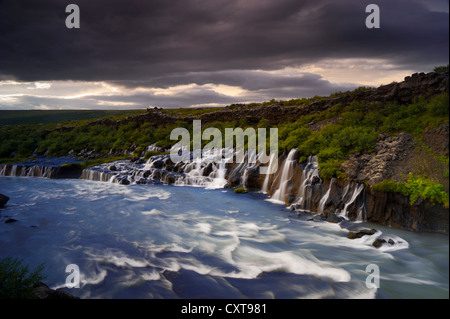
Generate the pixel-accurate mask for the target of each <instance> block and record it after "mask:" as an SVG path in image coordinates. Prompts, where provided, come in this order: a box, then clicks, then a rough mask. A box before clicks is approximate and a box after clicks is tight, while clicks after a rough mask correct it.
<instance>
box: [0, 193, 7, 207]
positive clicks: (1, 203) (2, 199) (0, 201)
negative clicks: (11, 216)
mask: <svg viewBox="0 0 450 319" xmlns="http://www.w3.org/2000/svg"><path fill="white" fill-rule="evenodd" d="M8 201H9V197H8V196H6V195H3V194H0V207H3V206H5V205H6V203H7V202H8Z"/></svg>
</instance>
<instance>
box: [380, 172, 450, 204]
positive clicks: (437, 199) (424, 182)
mask: <svg viewBox="0 0 450 319" xmlns="http://www.w3.org/2000/svg"><path fill="white" fill-rule="evenodd" d="M372 189H373V190H375V191H383V192H394V193H400V194H402V195H404V196H406V197H409V199H410V203H411V205H414V204H415V203H416V202H417V200H419V199H422V200H428V201H430V202H432V203H441V204H443V205H444V207H445V208H449V194H448V193H447V192H446V191H445V189H444V186H443V185H442V184H439V183H436V182H435V181H433V180H430V179H429V178H428V177H426V176H418V175H414V174H412V173H410V174H409V175H408V177H407V178H406V180H405V181H404V182H396V181H392V180H384V181H382V182H380V183H378V184H376V185H374V186H372Z"/></svg>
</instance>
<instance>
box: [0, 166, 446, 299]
mask: <svg viewBox="0 0 450 319" xmlns="http://www.w3.org/2000/svg"><path fill="white" fill-rule="evenodd" d="M219 166H220V165H219ZM194 169H198V167H196V168H194ZM222 177H223V176H221V178H222ZM0 193H5V194H7V195H8V196H9V197H10V198H11V199H10V201H9V202H8V205H7V207H6V208H3V209H1V210H0V258H3V257H7V256H12V257H18V258H23V259H24V261H25V262H26V263H27V264H29V265H30V269H33V268H34V267H35V266H36V265H38V264H40V263H44V264H45V268H44V274H45V275H46V276H47V279H46V280H45V282H46V283H47V284H48V285H49V286H51V287H53V288H57V287H63V286H64V284H65V280H66V276H68V273H65V269H66V266H67V265H69V264H76V265H78V267H79V269H80V272H81V283H80V288H72V289H71V290H70V293H72V294H73V295H76V296H79V297H82V298H448V297H449V293H448V281H449V276H448V253H449V245H448V236H445V235H440V234H417V233H412V232H407V231H401V230H396V229H390V228H385V227H381V226H379V225H370V224H366V223H360V224H359V225H361V224H362V225H364V226H367V227H374V228H376V229H377V233H375V234H374V235H371V236H364V237H362V238H360V239H354V240H351V239H348V238H347V237H346V235H347V233H348V230H346V229H343V228H341V227H340V226H339V225H337V224H332V223H327V222H320V221H310V220H308V218H307V216H304V215H302V216H301V217H299V216H297V214H296V213H295V212H293V211H291V210H289V209H287V208H286V207H285V206H283V205H279V204H276V203H272V202H269V201H265V200H264V199H265V198H267V195H265V194H263V193H255V192H254V193H248V194H235V193H234V192H233V191H232V190H230V189H208V188H204V187H190V186H183V187H180V186H168V185H142V184H132V185H119V184H117V183H108V182H94V181H88V180H80V179H44V178H21V177H0ZM354 195H355V194H351V197H352V198H353V197H354ZM6 218H14V219H17V220H18V221H16V222H14V223H8V224H5V223H4V220H5V219H6ZM380 235H383V236H387V237H389V238H392V239H394V241H395V243H396V244H395V245H393V246H383V247H381V248H379V249H376V248H374V247H372V246H371V243H372V242H373V240H374V239H375V238H377V237H378V236H380ZM372 264H374V265H377V266H378V267H379V269H380V287H379V288H378V289H376V288H367V286H366V279H367V277H368V276H369V275H370V273H369V272H366V267H367V266H368V265H372Z"/></svg>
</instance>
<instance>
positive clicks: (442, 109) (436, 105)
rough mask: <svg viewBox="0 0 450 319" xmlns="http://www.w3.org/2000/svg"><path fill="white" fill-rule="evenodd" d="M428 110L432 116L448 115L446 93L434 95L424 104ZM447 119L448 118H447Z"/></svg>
mask: <svg viewBox="0 0 450 319" xmlns="http://www.w3.org/2000/svg"><path fill="white" fill-rule="evenodd" d="M426 107H427V109H428V111H429V112H430V113H431V115H434V116H445V117H447V118H448V116H449V110H448V108H449V99H448V93H444V94H440V95H436V96H435V97H433V98H432V99H431V100H430V102H429V103H428V104H427V105H426ZM447 120H448V119H447Z"/></svg>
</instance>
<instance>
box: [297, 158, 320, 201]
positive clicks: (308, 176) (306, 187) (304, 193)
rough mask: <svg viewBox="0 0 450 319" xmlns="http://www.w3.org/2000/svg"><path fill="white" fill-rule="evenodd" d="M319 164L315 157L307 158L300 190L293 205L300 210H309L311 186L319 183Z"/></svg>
mask: <svg viewBox="0 0 450 319" xmlns="http://www.w3.org/2000/svg"><path fill="white" fill-rule="evenodd" d="M320 181H321V180H320V177H319V163H318V162H317V157H316V156H309V157H308V162H307V164H306V166H305V168H304V169H303V172H302V177H301V179H300V188H299V190H298V194H297V198H298V199H297V201H296V202H295V203H294V205H295V206H296V207H298V208H300V209H304V210H310V207H311V205H310V202H311V198H312V189H311V186H312V185H313V184H314V183H319V182H320Z"/></svg>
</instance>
